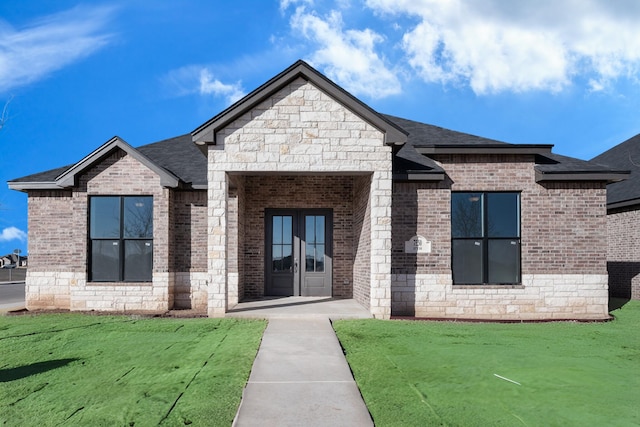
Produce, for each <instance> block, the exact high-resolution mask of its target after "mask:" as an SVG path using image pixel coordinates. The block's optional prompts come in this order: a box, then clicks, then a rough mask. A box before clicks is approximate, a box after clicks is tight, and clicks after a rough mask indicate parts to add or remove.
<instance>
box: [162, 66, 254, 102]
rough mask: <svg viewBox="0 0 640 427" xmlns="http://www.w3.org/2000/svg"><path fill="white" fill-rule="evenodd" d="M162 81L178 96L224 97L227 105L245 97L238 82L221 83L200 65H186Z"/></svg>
mask: <svg viewBox="0 0 640 427" xmlns="http://www.w3.org/2000/svg"><path fill="white" fill-rule="evenodd" d="M163 80H164V81H165V82H166V83H168V84H169V85H170V86H172V91H173V92H174V93H175V94H176V95H178V96H185V95H193V94H198V95H206V96H210V95H213V96H216V97H224V98H225V100H226V102H227V104H233V103H234V102H236V101H237V100H239V99H240V98H242V97H243V96H245V95H246V93H245V91H244V89H243V88H242V83H241V82H240V81H238V82H235V83H231V84H229V83H223V82H221V81H220V80H219V79H217V78H215V77H214V75H213V72H212V71H211V70H210V69H209V68H207V67H205V66H202V65H187V66H185V67H181V68H178V69H175V70H172V71H170V72H169V73H167V75H166V76H165V77H164V78H163Z"/></svg>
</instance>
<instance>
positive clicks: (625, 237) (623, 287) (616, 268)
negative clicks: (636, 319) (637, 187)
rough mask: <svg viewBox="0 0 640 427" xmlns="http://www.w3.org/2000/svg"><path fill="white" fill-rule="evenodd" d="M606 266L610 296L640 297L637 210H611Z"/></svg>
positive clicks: (608, 222)
mask: <svg viewBox="0 0 640 427" xmlns="http://www.w3.org/2000/svg"><path fill="white" fill-rule="evenodd" d="M607 235H608V245H607V268H608V271H609V290H610V293H611V295H612V296H615V297H620V298H631V299H638V300H640V259H639V258H640V257H639V255H640V210H638V206H633V207H630V208H623V209H616V210H612V211H611V212H610V213H609V215H608V216H607Z"/></svg>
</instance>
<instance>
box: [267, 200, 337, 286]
mask: <svg viewBox="0 0 640 427" xmlns="http://www.w3.org/2000/svg"><path fill="white" fill-rule="evenodd" d="M332 218H333V213H332V211H331V210H330V209H267V210H266V212H265V221H266V224H265V234H266V236H265V246H266V247H265V270H266V271H265V280H266V283H265V295H277V296H292V295H295V296H331V271H332V266H331V260H332V243H333V242H332V235H333V231H332V229H333V224H332Z"/></svg>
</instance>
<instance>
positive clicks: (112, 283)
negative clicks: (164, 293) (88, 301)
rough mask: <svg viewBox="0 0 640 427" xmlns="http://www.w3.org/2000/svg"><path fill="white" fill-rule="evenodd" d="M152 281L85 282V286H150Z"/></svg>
mask: <svg viewBox="0 0 640 427" xmlns="http://www.w3.org/2000/svg"><path fill="white" fill-rule="evenodd" d="M151 285H153V282H87V286H151Z"/></svg>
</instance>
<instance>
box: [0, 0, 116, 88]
mask: <svg viewBox="0 0 640 427" xmlns="http://www.w3.org/2000/svg"><path fill="white" fill-rule="evenodd" d="M112 14H113V9H112V8H106V7H93V8H91V7H84V6H79V7H75V8H73V9H70V10H68V11H65V12H62V13H59V14H55V15H50V16H46V17H44V18H42V19H40V20H38V21H37V22H33V23H32V24H31V25H29V26H27V27H24V28H20V29H16V28H14V27H12V26H11V25H10V24H9V23H7V22H6V21H3V20H1V19H0V92H6V91H8V90H10V89H12V88H14V87H18V86H22V85H25V84H29V83H31V82H33V81H36V80H39V79H41V78H44V77H46V76H47V75H48V74H50V73H52V72H54V71H56V70H58V69H60V68H62V67H65V66H67V65H69V64H71V63H73V62H75V61H78V60H80V59H82V58H85V57H86V56H88V55H90V54H92V53H94V52H95V51H97V50H98V49H100V48H102V47H104V46H105V45H106V44H108V43H109V41H110V40H111V38H112V36H111V35H109V34H107V33H105V32H104V27H106V25H107V23H108V21H109V19H110V17H111V15H112Z"/></svg>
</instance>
